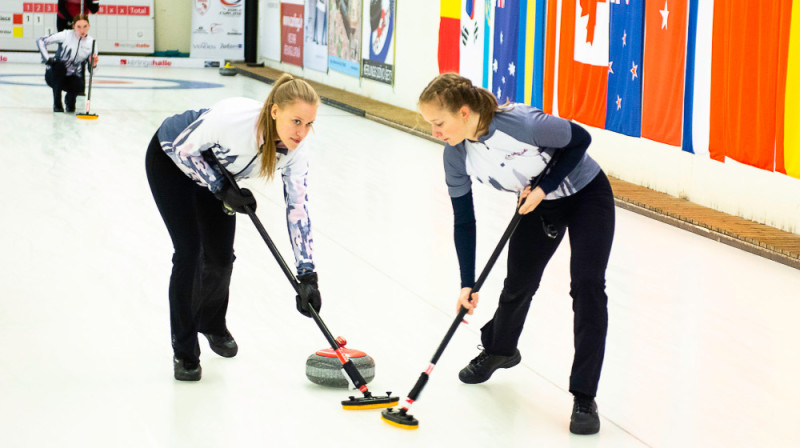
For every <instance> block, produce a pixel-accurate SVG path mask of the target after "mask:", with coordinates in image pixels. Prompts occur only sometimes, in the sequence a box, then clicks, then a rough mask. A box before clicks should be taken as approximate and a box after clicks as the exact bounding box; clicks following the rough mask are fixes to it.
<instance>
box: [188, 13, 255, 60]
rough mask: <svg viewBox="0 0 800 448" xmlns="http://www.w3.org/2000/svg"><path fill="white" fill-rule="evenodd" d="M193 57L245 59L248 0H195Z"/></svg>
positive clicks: (192, 39) (192, 40)
mask: <svg viewBox="0 0 800 448" xmlns="http://www.w3.org/2000/svg"><path fill="white" fill-rule="evenodd" d="M192 5H193V9H192V37H191V42H192V49H191V52H190V54H191V56H192V57H193V58H213V59H233V60H241V59H244V0H192Z"/></svg>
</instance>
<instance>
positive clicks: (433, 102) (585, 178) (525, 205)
mask: <svg viewBox="0 0 800 448" xmlns="http://www.w3.org/2000/svg"><path fill="white" fill-rule="evenodd" d="M419 109H420V113H421V114H422V116H423V118H424V119H425V121H427V122H429V123H430V124H431V126H432V133H433V136H434V137H436V138H439V139H440V140H442V141H444V143H445V148H444V171H445V180H446V182H447V188H448V191H449V194H450V200H451V202H452V206H453V215H454V219H453V224H454V230H453V235H454V239H455V246H456V254H457V255H458V262H459V267H460V271H461V288H462V289H461V291H460V293H459V295H458V301H457V306H458V309H460V308H461V307H462V306H463V307H464V308H466V309H467V310H468V313H469V314H472V313H473V310H474V309H475V307H477V306H478V295H479V294H478V293H473V292H472V286H473V285H474V283H475V246H476V225H475V211H474V207H473V202H472V180H473V179H474V180H477V181H478V182H480V183H482V184H486V185H489V186H492V187H493V188H495V189H497V190H500V191H507V192H510V193H516V194H517V199H518V206H519V214H521V215H523V217H522V220H521V221H520V223H519V225H518V226H517V229H516V231H515V232H514V233H513V234H512V235H511V238H510V241H509V243H508V263H507V269H508V272H507V274H506V278H505V282H504V284H503V290H502V292H501V293H500V300H499V303H498V307H497V309H496V311H495V313H494V316H493V317H492V319H491V320H489V322H488V323H486V324H485V325H484V326H483V327H482V328H481V343H482V345H483V350H482V351H481V353H480V354H479V355H478V356H477V357H476V358H475V359H473V360H472V361H470V363H469V364H468V365H467V366H466V367H464V368H463V369H462V370H461V371H460V372H459V374H458V377H459V379H460V380H461V381H462V382H464V383H467V384H477V383H483V382H484V381H487V380H488V379H489V378H490V377H491V376H492V373H494V371H495V370H497V369H500V368H505V369H507V368H510V367H514V366H516V365H517V364H519V363H520V361H521V359H522V357H521V355H520V352H519V349H518V348H517V345H518V343H519V338H520V335H521V334H522V327H523V325H524V324H525V319H526V317H527V315H528V310H529V308H530V304H531V300H532V298H533V295H534V293H535V292H536V290H537V289H538V288H539V282H540V280H541V278H542V273H543V272H544V269H545V266H547V263H548V262H549V261H550V258H551V257H552V256H553V254H554V253H555V251H556V249H557V248H558V246H559V244H560V243H561V241H562V239H563V238H564V235H566V234H567V232H566V231H567V229H569V244H570V249H571V252H572V255H571V260H570V277H571V283H570V295H571V296H572V309H573V311H574V323H573V325H574V327H573V331H574V343H575V354H574V359H573V363H572V374H571V375H570V380H569V391H570V392H571V393H572V395H573V400H574V401H573V408H572V416H571V420H570V426H569V429H570V432H572V433H574V434H594V433H597V432H598V431H599V430H600V418H599V416H598V412H597V404H596V403H595V395H596V394H597V385H598V382H599V380H600V370H601V368H602V365H603V357H604V353H605V342H606V332H607V329H608V310H607V304H608V297H607V296H606V293H605V272H606V267H607V265H608V259H609V255H610V252H611V242H612V240H613V237H614V196H613V194H612V191H611V185H610V184H609V181H608V178H607V177H606V175H605V174H604V173H603V171H602V170H601V169H600V166H599V165H598V164H597V162H595V161H594V160H593V159H592V158H591V157H589V155H588V154H587V153H586V150H587V149H588V148H589V144H590V143H591V137H590V136H589V133H588V132H586V130H584V129H583V128H582V127H580V126H578V125H577V124H575V123H572V122H569V121H567V120H564V119H563V118H558V117H555V116H552V115H548V114H545V113H544V112H542V111H541V110H539V109H536V108H533V107H531V106H528V105H525V104H508V103H507V104H505V105H502V106H500V105H498V103H497V98H495V96H494V95H492V93H491V92H489V91H488V90H486V89H483V88H480V87H476V86H474V85H473V84H472V82H471V81H470V80H469V79H467V78H464V77H462V76H459V75H457V74H455V73H445V74H442V75H439V76H438V77H436V78H435V79H434V80H433V81H431V82H430V83H429V84H428V86H427V87H425V89H424V90H423V91H422V94H420V97H419ZM556 152H558V155H557V156H556V155H555V154H556ZM553 157H558V158H557V159H556V161H555V163H554V164H553V165H552V169H551V170H549V171H547V172H544V170H545V166H546V165H547V162H549V161H550V160H551V159H552V158H553ZM538 176H544V177H542V178H541V182H540V183H539V185H538V186H537V187H536V188H534V189H533V190H531V188H530V185H531V181H532V180H533V179H535V178H537V177H538Z"/></svg>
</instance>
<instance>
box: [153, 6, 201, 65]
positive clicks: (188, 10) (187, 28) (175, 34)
mask: <svg viewBox="0 0 800 448" xmlns="http://www.w3.org/2000/svg"><path fill="white" fill-rule="evenodd" d="M193 6H194V0H154V1H153V8H154V9H155V14H153V19H154V21H155V24H154V27H155V33H154V34H155V36H154V38H155V47H156V51H170V50H178V51H180V52H182V53H189V51H190V50H191V42H190V41H191V36H192V7H193Z"/></svg>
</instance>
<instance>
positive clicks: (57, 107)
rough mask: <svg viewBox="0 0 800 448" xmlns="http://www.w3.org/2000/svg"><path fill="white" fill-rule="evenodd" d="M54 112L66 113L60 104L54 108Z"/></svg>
mask: <svg viewBox="0 0 800 448" xmlns="http://www.w3.org/2000/svg"><path fill="white" fill-rule="evenodd" d="M53 112H64V106H62V105H60V104H57V105H55V106H53Z"/></svg>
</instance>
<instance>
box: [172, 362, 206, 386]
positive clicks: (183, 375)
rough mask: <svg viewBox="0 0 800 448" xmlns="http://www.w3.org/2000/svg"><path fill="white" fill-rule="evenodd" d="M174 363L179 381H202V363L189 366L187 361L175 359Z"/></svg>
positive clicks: (176, 377)
mask: <svg viewBox="0 0 800 448" xmlns="http://www.w3.org/2000/svg"><path fill="white" fill-rule="evenodd" d="M172 363H173V365H174V367H175V379H176V380H178V381H200V377H201V376H202V375H203V369H202V368H201V367H200V363H199V362H198V363H197V364H195V365H193V366H191V365H187V364H186V361H184V360H182V359H178V358H175V357H173V358H172Z"/></svg>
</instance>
